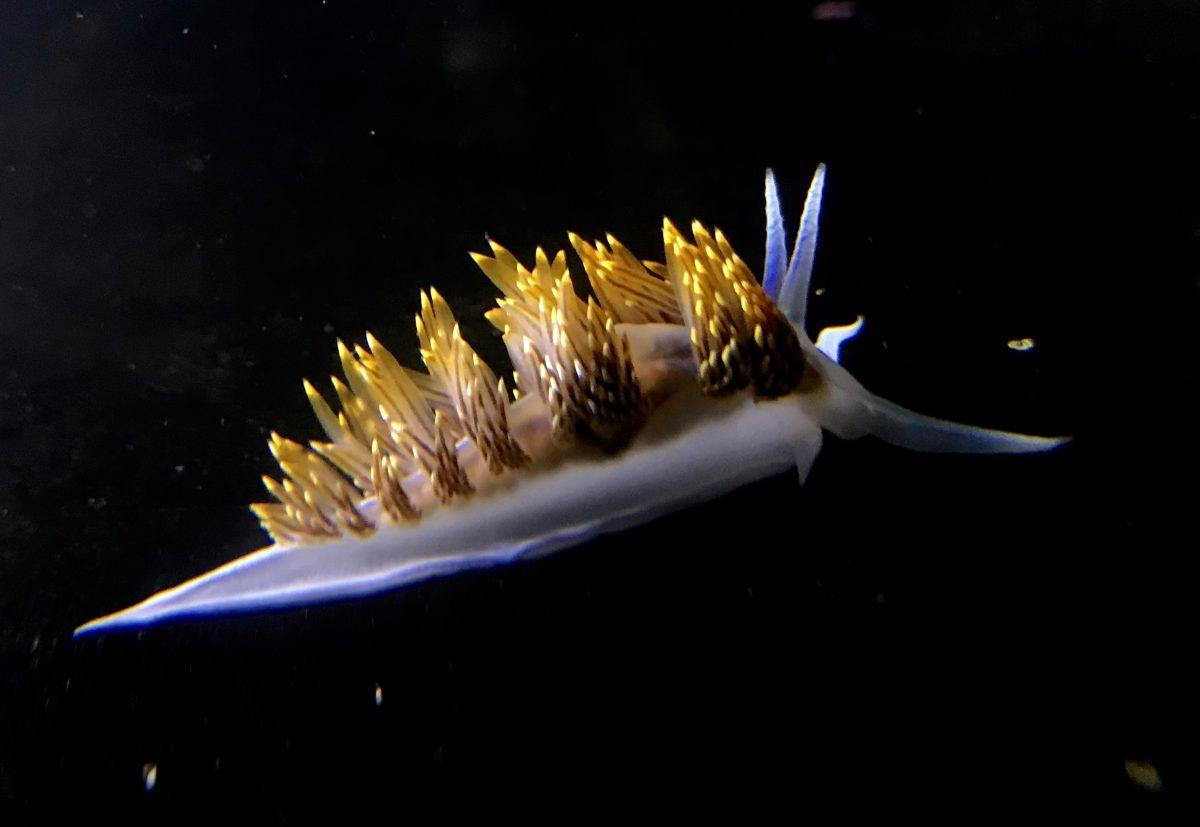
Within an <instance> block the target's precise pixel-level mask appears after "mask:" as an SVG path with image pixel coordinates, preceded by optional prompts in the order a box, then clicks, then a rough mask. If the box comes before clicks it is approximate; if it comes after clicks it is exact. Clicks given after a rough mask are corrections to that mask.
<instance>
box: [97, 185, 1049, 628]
mask: <svg viewBox="0 0 1200 827" xmlns="http://www.w3.org/2000/svg"><path fill="white" fill-rule="evenodd" d="M824 180H825V169H824V166H819V167H818V168H817V171H816V174H815V175H814V176H813V180H812V184H811V186H810V188H809V191H808V198H807V200H806V202H805V205H804V212H803V215H802V217H801V220H800V229H799V232H798V234H797V237H796V241H795V246H794V248H793V250H792V254H791V258H790V260H789V258H788V255H787V247H786V238H785V232H784V229H783V218H782V215H781V212H780V205H779V197H778V192H777V190H776V186H775V179H774V176H773V175H772V173H771V172H770V171H768V172H767V177H766V212H767V243H766V262H765V265H764V273H763V280H762V283H761V284H760V283H759V282H758V281H757V280H756V279H755V278H754V275H753V274H752V273H751V270H750V268H749V267H748V266H747V265H746V263H745V262H744V261H743V260H742V259H741V258H740V257H739V256H738V255H737V254H736V253H735V252H734V251H733V248H732V247H731V246H730V244H729V241H728V240H727V239H726V238H725V236H724V235H723V234H722V233H721V231H720V230H714V231H712V232H710V231H709V230H708V229H706V228H705V227H704V226H702V225H701V224H700V223H699V222H693V223H692V225H691V238H690V239H689V238H688V237H687V236H686V235H684V234H683V233H681V232H680V231H679V230H678V229H676V227H675V226H674V225H673V224H672V223H671V222H670V221H668V220H665V219H664V221H663V228H662V234H663V247H664V251H663V252H664V258H665V261H664V262H661V263H660V262H649V261H646V262H643V261H639V260H638V259H637V258H636V257H635V256H634V255H633V254H632V253H630V251H629V250H627V249H626V248H625V247H624V246H622V245H621V243H620V242H618V241H617V240H616V239H615V238H613V237H612V236H611V235H610V236H607V238H606V240H605V241H596V242H594V243H592V244H589V243H588V242H586V241H584V240H583V239H581V238H580V237H578V236H576V235H574V234H570V236H569V238H570V242H571V246H572V247H574V248H575V252H576V253H577V254H578V255H579V258H580V260H581V262H582V265H583V270H584V272H585V273H586V274H587V278H588V281H589V283H590V284H591V288H592V292H593V293H594V296H590V297H588V298H587V299H586V300H585V299H583V298H580V296H579V294H578V293H577V292H576V289H575V286H574V282H573V280H572V277H571V274H570V273H569V272H568V269H567V263H566V257H565V255H564V254H563V253H562V252H561V251H560V252H559V253H558V254H557V255H556V256H555V257H554V258H553V259H550V258H549V257H548V256H547V255H546V254H545V252H543V251H542V249H541V248H539V249H538V250H537V252H536V254H535V259H534V266H533V268H532V269H529V268H527V267H525V266H524V265H522V264H521V263H520V262H519V261H518V260H517V259H516V257H515V256H513V255H512V254H511V253H510V252H509V251H508V250H506V249H504V248H503V247H501V246H500V245H499V244H496V243H491V250H492V254H491V255H490V256H487V255H480V254H478V253H474V254H472V257H473V258H474V260H475V263H476V264H478V265H479V268H480V269H481V270H482V271H483V272H484V274H485V275H486V276H487V277H488V278H489V279H491V281H492V283H493V284H495V286H496V287H497V288H498V289H499V290H500V292H501V293H502V294H503V295H502V297H501V298H499V299H497V305H498V306H497V307H496V308H495V309H493V310H491V311H489V312H488V313H487V319H488V321H490V322H491V323H492V324H493V325H494V326H495V327H496V328H498V329H499V330H500V331H501V332H502V334H503V341H504V344H505V345H506V347H507V348H508V353H509V356H510V357H511V359H512V363H513V367H514V371H513V384H514V388H513V390H512V392H511V393H510V392H509V389H508V386H507V384H506V382H505V380H504V379H497V377H496V374H495V373H494V372H493V371H492V369H491V368H490V367H488V365H487V364H486V363H484V362H483V360H481V359H480V358H479V357H478V356H477V355H476V354H475V352H474V351H473V350H472V348H471V346H470V344H468V343H467V341H466V340H465V339H464V338H463V335H462V332H461V330H460V329H459V326H458V324H457V323H456V322H455V320H454V316H453V314H452V313H451V310H450V307H449V305H447V303H446V302H445V300H444V299H443V298H442V297H441V296H440V295H438V293H437V291H436V290H432V289H431V290H429V292H428V293H426V292H422V293H421V312H420V313H419V314H418V315H417V319H416V324H417V334H418V336H419V339H420V346H421V358H422V359H423V360H424V362H425V366H426V368H427V369H428V372H427V373H422V372H419V371H416V370H412V369H410V368H407V367H404V366H403V365H401V364H400V362H399V361H398V360H397V359H396V358H395V357H394V356H392V354H391V353H389V352H388V351H387V349H386V348H384V346H383V345H381V344H380V343H379V341H378V340H377V339H375V337H373V336H372V335H371V334H369V333H368V334H367V336H366V347H362V346H355V347H354V349H353V350H351V349H350V348H348V347H346V346H345V345H344V344H343V343H342V342H340V341H339V342H338V353H339V356H340V357H341V364H342V370H343V372H344V373H345V381H344V382H343V381H341V380H339V379H337V378H336V377H335V378H334V379H333V388H334V391H335V393H336V395H337V399H338V402H339V404H340V407H341V410H340V411H338V412H336V413H335V411H334V409H333V408H332V407H331V406H330V405H329V403H328V402H327V401H326V400H325V398H324V397H323V396H322V395H321V394H320V392H318V391H317V390H316V388H314V387H313V386H312V385H311V384H309V383H308V382H305V383H304V389H305V392H306V393H307V395H308V399H309V401H310V402H311V403H312V407H313V410H314V411H315V412H316V415H317V419H318V420H320V423H321V425H322V427H323V428H324V430H325V433H326V435H327V437H328V441H324V442H316V441H314V442H311V443H309V445H308V446H305V445H302V444H300V443H298V442H293V441H292V440H289V439H286V438H284V437H282V436H280V435H278V434H275V433H273V434H271V440H270V449H271V453H272V454H273V455H274V456H275V458H276V459H277V460H278V462H279V465H280V468H281V469H282V471H283V477H282V479H281V480H275V479H272V478H271V477H264V478H263V481H264V483H265V484H266V487H267V490H268V491H269V492H270V493H271V495H272V496H273V497H274V498H275V500H276V501H275V502H272V503H260V504H256V505H253V506H251V508H252V509H253V511H254V513H255V514H256V515H257V516H258V518H259V520H260V521H261V522H262V526H263V528H264V529H266V531H267V533H268V534H269V535H270V536H271V539H272V541H273V542H272V544H271V545H270V546H268V547H266V548H263V549H260V550H259V551H255V552H253V553H250V554H247V555H245V556H244V557H241V558H239V559H237V560H234V561H233V562H230V563H228V564H226V565H224V566H221V567H219V568H217V569H215V570H213V571H211V572H209V573H207V574H203V575H201V576H199V577H196V578H194V579H192V580H188V581H187V582H185V583H182V584H181V585H178V586H176V587H174V588H171V589H167V590H166V591H163V592H160V593H158V594H156V595H154V596H152V597H150V598H148V599H146V600H144V601H142V602H141V603H138V604H137V605H135V606H132V607H130V608H128V609H125V610H124V611H120V612H117V613H115V614H110V615H107V616H106V617H101V618H98V619H96V620H93V621H91V622H89V623H85V624H84V625H82V626H80V627H79V628H78V629H77V630H76V634H83V633H88V632H96V631H101V630H108V629H117V628H122V627H140V626H146V625H148V624H151V623H156V622H158V621H161V620H165V619H168V618H176V617H183V616H206V615H216V614H222V613H228V612H244V611H252V610H259V609H270V608H278V607H286V606H298V605H304V604H310V603H316V602H320V601H327V600H334V599H339V598H348V597H355V596H360V595H367V594H371V593H374V592H379V591H382V590H385V589H391V588H396V587H398V586H402V585H404V584H407V583H413V582H416V581H419V580H425V579H428V578H431V577H440V576H444V575H449V574H453V573H456V572H462V571H467V570H471V569H481V568H485V567H489V566H496V565H502V564H506V563H512V562H514V561H517V560H522V559H529V558H535V557H539V556H541V555H544V554H549V553H550V552H553V551H557V550H559V549H562V548H565V547H567V546H572V545H576V544H578V543H582V542H583V541H585V540H587V539H588V538H589V537H593V536H595V535H597V534H600V533H602V532H610V531H616V530H619V529H623V528H626V527H629V526H632V525H636V524H639V523H643V522H646V521H648V520H651V519H653V518H654V517H655V516H657V515H660V514H663V513H665V512H668V511H673V510H675V509H679V508H682V507H685V506H687V505H690V504H693V503H697V502H700V501H704V500H707V499H711V498H714V497H717V496H719V495H721V494H724V493H726V492H729V491H731V490H733V489H735V488H737V487H739V486H742V485H744V484H746V483H749V482H752V481H754V480H758V479H761V478H764V477H767V476H771V475H773V474H777V473H780V472H782V471H786V470H787V469H788V468H789V467H791V466H795V467H796V468H797V469H798V470H799V472H800V479H801V481H802V482H803V481H804V479H805V478H806V476H807V474H808V471H809V469H810V468H811V467H812V464H813V460H814V459H815V458H816V455H817V452H818V451H819V450H820V447H821V431H822V429H825V430H828V431H830V432H831V433H833V434H835V435H837V436H839V437H841V438H843V439H856V438H858V437H861V436H864V435H867V434H873V435H874V436H876V437H878V438H880V439H883V440H885V441H887V442H890V443H893V444H895V445H899V446H902V447H905V448H912V449H915V450H919V451H949V452H964V453H1024V452H1035V451H1045V450H1047V449H1050V448H1054V447H1055V446H1058V445H1061V444H1062V443H1063V442H1065V441H1066V439H1067V438H1047V437H1036V436H1026V435H1022V434H1016V433H1009V432H1006V431H994V430H987V429H983V428H975V427H971V426H967V425H960V424H957V423H953V422H947V421H944V420H940V419H934V418H931V417H927V416H922V415H920V414H916V413H913V412H912V411H909V410H906V409H904V408H902V407H900V406H898V405H895V404H893V403H891V402H888V401H885V400H883V399H880V398H879V397H877V396H874V395H873V394H871V393H869V392H868V391H867V390H866V389H865V388H863V386H862V385H861V384H859V382H858V381H857V380H855V379H854V378H853V377H852V376H851V375H850V374H849V373H848V372H847V371H846V370H845V369H844V368H842V367H841V366H840V365H839V364H838V354H839V348H840V346H841V344H842V342H844V341H845V340H846V339H848V338H849V337H851V336H853V335H855V334H856V333H857V332H858V330H859V329H860V327H861V325H862V318H861V317H860V318H859V319H858V320H857V321H856V322H855V323H854V324H851V325H846V326H843V327H832V328H826V329H825V330H823V331H821V333H820V335H818V336H817V339H816V342H815V343H814V342H813V341H812V340H811V339H810V338H809V337H808V335H807V333H806V332H805V329H804V317H805V305H806V302H807V298H808V289H809V277H810V274H811V272H812V266H813V257H814V254H815V251H816V243H817V219H818V214H819V210H820V202H821V192H822V189H823V186H824Z"/></svg>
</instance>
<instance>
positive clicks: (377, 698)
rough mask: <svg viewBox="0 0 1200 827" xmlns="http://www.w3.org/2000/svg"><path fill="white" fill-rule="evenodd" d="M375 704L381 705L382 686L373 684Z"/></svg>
mask: <svg viewBox="0 0 1200 827" xmlns="http://www.w3.org/2000/svg"><path fill="white" fill-rule="evenodd" d="M375 706H383V687H382V686H380V685H379V684H375Z"/></svg>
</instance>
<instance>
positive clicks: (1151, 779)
mask: <svg viewBox="0 0 1200 827" xmlns="http://www.w3.org/2000/svg"><path fill="white" fill-rule="evenodd" d="M1125 774H1126V775H1128V776H1129V780H1130V781H1132V782H1133V783H1134V784H1137V785H1138V786H1139V787H1141V788H1142V789H1143V790H1149V791H1150V792H1152V793H1158V792H1162V788H1163V783H1162V776H1160V775H1159V774H1158V768H1157V767H1155V766H1154V765H1153V764H1151V763H1150V762H1149V761H1132V760H1128V761H1126V762H1125Z"/></svg>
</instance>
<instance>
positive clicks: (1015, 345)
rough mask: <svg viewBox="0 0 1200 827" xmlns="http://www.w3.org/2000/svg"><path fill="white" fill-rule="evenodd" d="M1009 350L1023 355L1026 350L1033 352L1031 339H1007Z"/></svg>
mask: <svg viewBox="0 0 1200 827" xmlns="http://www.w3.org/2000/svg"><path fill="white" fill-rule="evenodd" d="M1008 348H1009V350H1016V351H1020V352H1022V353H1024V352H1025V351H1027V350H1033V339H1030V338H1029V337H1028V336H1026V337H1025V338H1024V339H1009V340H1008Z"/></svg>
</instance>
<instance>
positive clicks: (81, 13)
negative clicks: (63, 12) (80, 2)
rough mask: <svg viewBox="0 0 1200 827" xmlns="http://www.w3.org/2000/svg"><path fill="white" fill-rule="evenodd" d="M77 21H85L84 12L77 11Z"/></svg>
mask: <svg viewBox="0 0 1200 827" xmlns="http://www.w3.org/2000/svg"><path fill="white" fill-rule="evenodd" d="M75 19H76V20H82V19H83V12H81V11H77V12H75Z"/></svg>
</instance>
